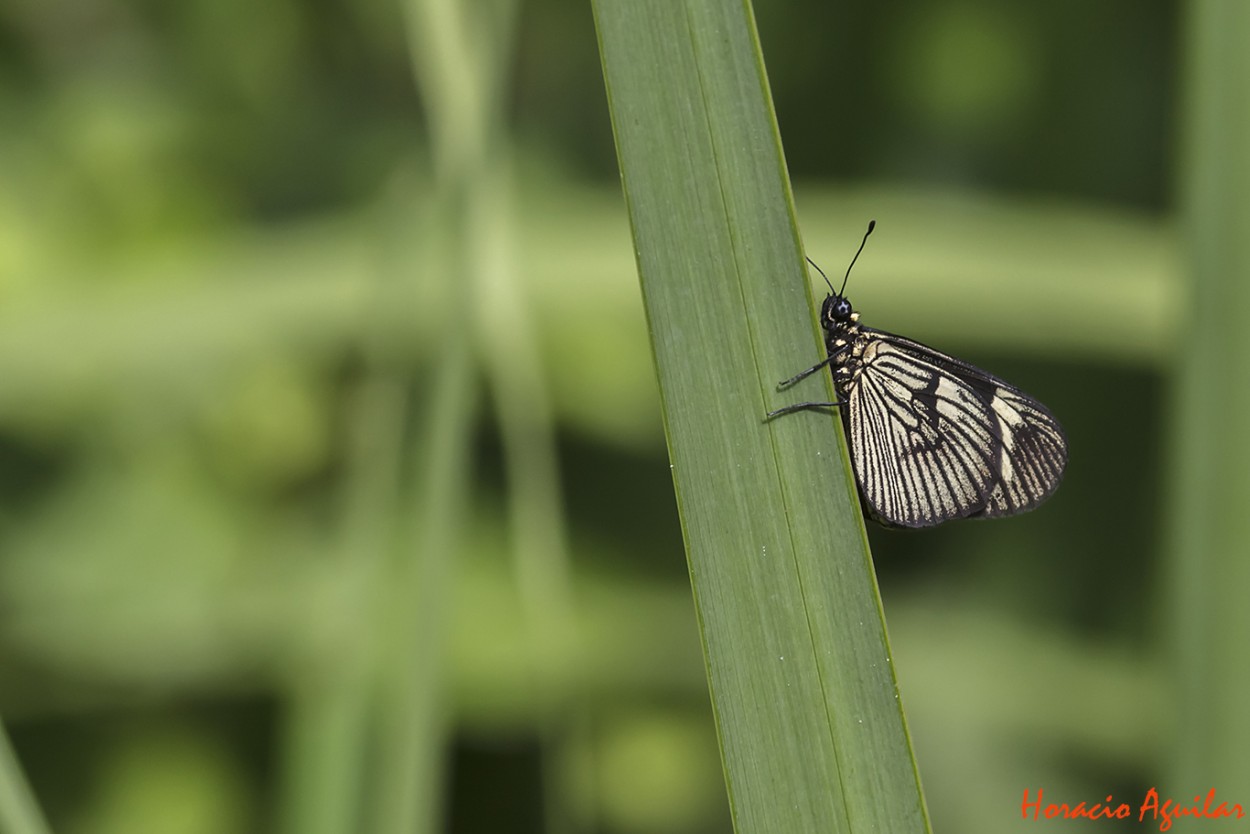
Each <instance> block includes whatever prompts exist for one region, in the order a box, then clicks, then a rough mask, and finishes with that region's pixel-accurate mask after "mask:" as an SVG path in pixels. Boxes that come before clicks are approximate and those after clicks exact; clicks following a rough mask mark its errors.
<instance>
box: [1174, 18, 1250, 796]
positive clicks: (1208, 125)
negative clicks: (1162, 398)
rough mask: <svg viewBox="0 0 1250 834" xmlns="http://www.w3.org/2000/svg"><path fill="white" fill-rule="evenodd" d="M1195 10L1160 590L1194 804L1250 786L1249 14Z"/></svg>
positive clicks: (1183, 776) (1185, 788) (1186, 792)
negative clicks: (1169, 540) (1181, 301)
mask: <svg viewBox="0 0 1250 834" xmlns="http://www.w3.org/2000/svg"><path fill="white" fill-rule="evenodd" d="M1189 10H1190V14H1189V20H1190V27H1189V29H1190V38H1189V41H1188V46H1189V51H1188V57H1189V59H1190V66H1189V71H1190V72H1189V79H1188V81H1189V84H1188V89H1187V92H1188V101H1187V105H1188V106H1187V109H1186V124H1185V135H1186V139H1187V140H1188V147H1187V149H1186V150H1187V153H1186V155H1185V166H1186V167H1185V169H1184V175H1185V178H1184V180H1183V190H1182V194H1183V198H1184V199H1183V206H1184V211H1183V212H1182V218H1183V238H1184V240H1185V242H1186V243H1187V244H1188V247H1187V249H1188V252H1187V254H1188V256H1189V259H1190V266H1191V269H1192V276H1193V284H1192V290H1191V294H1192V307H1191V309H1192V314H1191V316H1190V320H1189V321H1188V323H1187V324H1188V326H1187V328H1186V330H1185V333H1184V335H1183V336H1182V338H1181V339H1180V345H1181V346H1182V347H1183V350H1179V351H1178V352H1177V353H1176V355H1177V356H1178V358H1179V364H1178V367H1177V374H1178V388H1177V396H1178V401H1177V420H1176V430H1177V432H1178V436H1177V441H1176V443H1175V451H1176V460H1175V468H1176V477H1175V479H1174V483H1175V484H1176V493H1175V495H1176V499H1177V500H1176V501H1175V503H1174V506H1175V512H1176V517H1175V524H1174V533H1175V536H1176V538H1175V540H1174V542H1173V547H1172V548H1171V551H1172V552H1171V555H1172V563H1171V566H1170V570H1171V576H1169V577H1168V580H1169V581H1166V582H1165V583H1164V588H1165V589H1167V592H1168V596H1169V599H1170V601H1171V602H1172V608H1171V611H1172V614H1173V620H1172V626H1173V628H1172V646H1171V648H1172V651H1173V657H1172V663H1171V665H1170V667H1169V668H1170V669H1171V670H1172V671H1173V674H1172V675H1171V676H1170V677H1171V679H1172V680H1174V681H1176V682H1177V687H1178V694H1179V696H1180V703H1179V705H1178V707H1179V711H1178V715H1179V716H1181V719H1180V722H1179V726H1178V730H1179V733H1178V735H1177V736H1176V738H1177V740H1178V742H1179V743H1178V749H1177V753H1178V754H1179V755H1178V758H1177V761H1176V765H1175V769H1174V772H1173V775H1174V777H1175V779H1176V782H1175V790H1176V792H1177V798H1178V799H1180V800H1181V801H1182V802H1184V803H1186V804H1188V800H1189V798H1190V797H1191V796H1193V795H1194V794H1195V793H1203V794H1205V792H1206V791H1207V790H1209V789H1211V788H1216V789H1218V790H1220V791H1227V790H1232V789H1233V788H1232V786H1234V785H1237V786H1240V785H1245V784H1247V783H1250V760H1248V759H1247V757H1246V749H1247V747H1250V713H1247V711H1246V708H1245V704H1246V701H1247V699H1250V675H1248V674H1247V673H1246V669H1247V668H1248V664H1250V648H1248V647H1247V645H1246V640H1245V635H1246V634H1247V633H1248V632H1250V608H1247V606H1246V604H1245V588H1246V587H1247V586H1248V585H1250V561H1248V560H1247V559H1246V546H1247V542H1250V516H1248V515H1247V514H1246V512H1245V499H1246V496H1247V495H1250V441H1248V440H1247V437H1246V432H1245V419H1244V416H1245V414H1246V413H1247V411H1248V410H1250V388H1247V386H1246V384H1245V381H1246V379H1247V377H1248V376H1250V330H1247V328H1246V322H1247V321H1248V320H1250V238H1248V237H1247V234H1246V233H1247V230H1248V229H1250V202H1247V200H1246V196H1245V195H1246V193H1247V191H1250V80H1248V79H1250V58H1247V54H1246V50H1245V45H1246V44H1247V43H1250V14H1247V7H1246V6H1245V5H1244V4H1239V3H1229V2H1218V1H1216V0H1199V2H1195V3H1191V4H1189ZM1233 799H1234V800H1236V799H1237V797H1233ZM1216 801H1217V802H1218V801H1219V799H1217V800H1216Z"/></svg>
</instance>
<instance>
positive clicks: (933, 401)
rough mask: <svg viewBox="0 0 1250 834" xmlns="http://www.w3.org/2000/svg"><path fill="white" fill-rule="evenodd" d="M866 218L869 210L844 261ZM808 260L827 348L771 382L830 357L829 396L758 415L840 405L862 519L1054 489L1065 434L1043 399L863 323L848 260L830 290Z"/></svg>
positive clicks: (1028, 496) (901, 517) (1027, 499)
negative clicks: (823, 290)
mask: <svg viewBox="0 0 1250 834" xmlns="http://www.w3.org/2000/svg"><path fill="white" fill-rule="evenodd" d="M874 228H876V221H873V222H870V223H869V224H868V231H867V232H865V233H864V239H863V241H862V242H861V243H860V245H859V250H858V251H856V253H855V257H854V258H852V259H851V266H854V265H855V261H856V260H857V259H858V258H859V254H860V252H863V251H864V244H865V243H867V242H868V236H869V235H871V234H872V231H873V229H874ZM809 262H810V260H809ZM812 266H816V264H815V263H812ZM816 270H817V272H820V274H821V277H823V278H824V279H825V283H826V284H829V291H830V294H829V295H828V296H826V297H825V301H824V303H823V304H822V305H821V308H820V324H821V327H822V328H824V331H825V348H826V351H827V352H828V356H827V357H826V358H825V359H824V360H823V361H821V362H818V363H817V364H815V365H813V366H812V367H810V368H808V369H807V370H805V371H802V372H801V373H798V374H796V375H795V376H793V377H791V378H790V379H787V380H785V381H783V382H781V383H779V384H778V386H777V387H778V390H784V389H787V388H789V387H790V386H792V385H794V384H795V383H796V382H799V381H800V380H802V379H805V378H807V377H808V376H811V375H812V374H814V373H816V372H817V371H819V370H820V369H822V368H824V367H829V368H830V369H831V370H832V373H833V384H834V389H835V391H836V392H837V396H838V400H837V402H805V403H797V404H795V405H789V406H786V407H784V408H779V409H777V410H776V411H772V412H769V414H768V415H767V417H766V419H768V420H771V419H772V418H774V417H778V416H780V415H782V414H789V413H791V412H794V411H802V410H805V409H812V408H817V409H819V408H833V407H837V408H839V409H840V410H841V414H842V424H843V427H844V428H845V429H846V437H847V442H848V445H849V447H850V453H851V464H852V466H853V467H854V469H855V479H856V481H857V482H858V484H859V494H860V500H861V503H862V504H863V506H864V510H865V512H866V514H867V515H868V516H869V517H870V518H872V519H873V520H875V521H878V522H880V523H882V524H884V525H886V526H890V527H932V526H934V525H936V524H941V523H942V522H944V521H950V520H952V519H957V518H998V517H1001V516H1008V515H1015V514H1016V513H1022V512H1025V511H1027V510H1031V509H1033V508H1034V507H1036V506H1038V505H1039V504H1041V503H1042V502H1043V501H1045V500H1046V499H1047V498H1049V497H1050V496H1051V494H1052V493H1054V491H1055V489H1056V488H1057V487H1058V486H1059V481H1060V479H1061V478H1062V477H1063V470H1064V467H1065V466H1066V465H1067V463H1068V441H1067V438H1066V437H1065V436H1064V433H1063V428H1062V427H1061V426H1060V425H1059V421H1058V420H1056V419H1055V417H1054V415H1053V414H1051V413H1050V411H1048V410H1047V409H1046V406H1044V405H1042V404H1041V403H1040V402H1038V401H1037V400H1035V399H1033V398H1032V397H1030V396H1029V395H1028V394H1026V393H1024V392H1023V391H1021V390H1020V389H1019V388H1017V387H1015V386H1014V385H1011V384H1010V383H1008V382H1004V381H1003V380H1001V379H999V378H998V377H996V376H994V375H993V374H990V373H987V372H986V371H983V370H981V369H980V368H978V367H975V366H973V365H970V364H968V363H967V362H963V361H960V360H959V359H956V358H955V357H953V356H948V355H947V354H945V353H942V352H941V351H937V350H934V349H933V348H931V347H928V346H927V345H922V344H920V343H919V342H915V341H912V340H911V339H905V338H903V337H902V336H895V335H894V334H893V333H887V332H885V331H884V330H876V329H874V328H871V327H865V326H864V325H862V324H860V323H859V313H857V312H855V309H854V308H853V307H852V306H851V302H850V300H849V299H847V297H846V295H845V294H844V292H845V290H846V279H847V278H849V277H850V274H851V269H850V267H847V270H846V277H845V278H843V279H842V288H841V289H840V290H838V291H836V292H835V291H834V290H833V284H831V283H829V279H828V277H826V276H825V274H824V272H821V271H820V267H816Z"/></svg>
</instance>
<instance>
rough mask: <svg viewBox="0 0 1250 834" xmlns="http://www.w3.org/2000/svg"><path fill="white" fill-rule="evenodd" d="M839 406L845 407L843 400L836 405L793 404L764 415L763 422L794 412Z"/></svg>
mask: <svg viewBox="0 0 1250 834" xmlns="http://www.w3.org/2000/svg"><path fill="white" fill-rule="evenodd" d="M840 405H846V401H845V400H839V401H838V402H836V403H795V404H794V405H787V406H785V407H783V408H779V409H777V410H776V411H770V412H768V413H767V414H765V415H764V420H765V421H767V420H771V419H773V418H774V417H780V416H781V415H782V414H790V413H793V412H795V411H808V410H810V409H813V408H837V407H838V406H840Z"/></svg>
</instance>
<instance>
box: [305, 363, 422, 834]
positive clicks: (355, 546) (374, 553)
mask: <svg viewBox="0 0 1250 834" xmlns="http://www.w3.org/2000/svg"><path fill="white" fill-rule="evenodd" d="M371 359H372V362H371V371H370V373H369V376H368V377H367V378H366V380H365V381H364V382H363V383H362V385H361V386H360V389H359V390H358V392H357V394H356V397H355V400H354V402H353V408H352V410H351V414H350V417H349V421H348V425H349V430H350V437H349V452H348V461H347V475H346V505H347V506H346V509H345V513H344V515H345V519H344V523H343V545H342V549H341V553H342V555H343V559H342V560H341V561H340V562H339V563H338V564H337V565H336V569H337V570H336V577H337V578H339V579H341V580H343V581H345V582H346V583H347V585H348V587H347V589H346V591H345V592H344V594H343V598H344V599H345V600H347V604H346V606H345V610H347V611H348V612H349V613H348V616H347V617H344V618H343V620H345V621H349V622H355V623H357V624H358V627H356V628H350V627H349V628H347V629H345V632H346V634H345V635H342V636H341V639H339V640H331V641H330V645H331V646H332V647H334V648H337V649H339V650H338V651H334V652H332V653H331V657H330V658H329V659H328V660H327V659H323V658H320V657H318V658H316V659H312V660H311V661H310V663H309V664H308V665H309V667H310V669H309V670H308V671H307V672H305V673H304V674H302V675H301V677H300V679H299V680H298V681H297V683H296V690H295V691H294V692H293V694H292V706H291V710H290V716H289V722H288V727H289V730H288V744H289V754H288V768H287V777H288V779H289V784H288V787H287V796H286V800H287V801H286V806H285V807H286V814H285V818H284V820H283V822H284V830H285V831H287V832H288V834H350V832H354V831H358V830H359V825H358V823H357V816H358V814H359V813H360V793H361V787H362V786H361V770H362V766H363V764H364V762H365V760H366V751H367V737H368V731H369V722H368V714H369V706H370V696H369V684H370V681H371V676H372V673H373V670H374V669H375V668H376V664H377V662H378V660H379V658H378V656H377V655H378V652H377V645H378V640H377V635H376V633H375V632H374V631H373V630H371V627H372V628H373V629H376V628H378V627H379V626H381V625H382V624H381V623H378V622H375V621H373V620H370V619H368V618H360V619H358V620H354V621H353V620H351V619H350V618H351V616H352V614H353V613H355V612H364V611H370V610H373V608H374V605H375V603H376V601H377V599H378V593H379V588H381V587H383V583H382V582H380V579H381V577H382V576H383V575H384V574H383V569H384V567H385V562H384V561H383V557H384V556H385V555H386V554H387V552H388V550H389V545H390V535H391V533H393V531H394V519H395V518H396V517H397V513H396V509H397V499H398V487H399V479H400V472H399V465H398V462H399V461H400V460H401V451H402V448H403V436H404V434H403V432H404V425H403V424H404V419H405V418H406V416H407V411H406V408H405V405H404V399H403V391H402V387H401V385H400V383H399V380H398V379H396V378H395V375H394V372H388V371H387V370H386V369H385V368H383V367H380V366H379V361H380V357H379V356H378V351H377V350H374V351H373V352H372V355H371ZM340 610H342V609H340Z"/></svg>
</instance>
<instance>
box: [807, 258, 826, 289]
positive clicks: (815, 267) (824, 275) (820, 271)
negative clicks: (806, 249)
mask: <svg viewBox="0 0 1250 834" xmlns="http://www.w3.org/2000/svg"><path fill="white" fill-rule="evenodd" d="M803 257H805V258H807V256H806V255H804V256H803ZM807 262H808V263H809V264H811V265H812V269H814V270H816V271H817V272H819V273H820V277H821V278H824V279H825V283H826V284H829V276H828V275H826V274H825V271H824V270H823V269H821V268H820V267H818V266H816V262H815V261H813V260H812V259H811V258H807ZM829 292H833V284H829Z"/></svg>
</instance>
